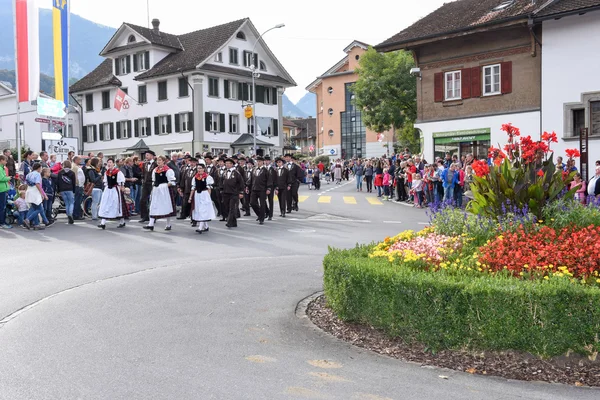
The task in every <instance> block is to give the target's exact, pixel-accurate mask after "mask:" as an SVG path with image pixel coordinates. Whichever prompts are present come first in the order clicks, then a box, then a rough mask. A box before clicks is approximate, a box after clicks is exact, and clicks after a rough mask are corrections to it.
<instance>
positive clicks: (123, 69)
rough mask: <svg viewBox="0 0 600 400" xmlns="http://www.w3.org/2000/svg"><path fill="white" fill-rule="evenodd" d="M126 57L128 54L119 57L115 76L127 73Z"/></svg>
mask: <svg viewBox="0 0 600 400" xmlns="http://www.w3.org/2000/svg"><path fill="white" fill-rule="evenodd" d="M127 57H129V56H121V57H119V69H120V71H116V72H117V76H122V75H127Z"/></svg>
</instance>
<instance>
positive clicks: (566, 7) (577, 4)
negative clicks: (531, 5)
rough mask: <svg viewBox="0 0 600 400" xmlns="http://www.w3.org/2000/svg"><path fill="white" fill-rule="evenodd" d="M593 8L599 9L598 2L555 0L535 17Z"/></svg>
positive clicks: (599, 2) (598, 0) (595, 0)
mask: <svg viewBox="0 0 600 400" xmlns="http://www.w3.org/2000/svg"><path fill="white" fill-rule="evenodd" d="M593 7H600V0H555V1H553V2H552V3H551V4H549V5H548V6H547V7H544V8H543V9H542V10H541V11H540V12H538V13H536V14H535V16H536V17H546V16H550V15H555V14H562V13H569V12H574V11H584V10H585V9H588V8H593Z"/></svg>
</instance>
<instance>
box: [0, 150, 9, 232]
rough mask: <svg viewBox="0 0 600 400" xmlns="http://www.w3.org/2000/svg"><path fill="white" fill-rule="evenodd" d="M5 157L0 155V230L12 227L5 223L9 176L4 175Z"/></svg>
mask: <svg viewBox="0 0 600 400" xmlns="http://www.w3.org/2000/svg"><path fill="white" fill-rule="evenodd" d="M7 161H8V160H7V158H6V156H5V155H4V154H3V155H0V228H2V229H12V226H10V225H8V224H7V223H6V202H7V201H8V190H9V188H10V185H9V183H10V176H8V175H6V170H5V169H4V167H5V166H6V163H7Z"/></svg>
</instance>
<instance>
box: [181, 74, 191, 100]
mask: <svg viewBox="0 0 600 400" xmlns="http://www.w3.org/2000/svg"><path fill="white" fill-rule="evenodd" d="M189 88H190V87H189V86H188V78H179V97H188V96H189Z"/></svg>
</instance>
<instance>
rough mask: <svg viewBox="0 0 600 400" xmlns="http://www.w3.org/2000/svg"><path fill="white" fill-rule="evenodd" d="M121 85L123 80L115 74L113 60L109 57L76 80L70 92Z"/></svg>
mask: <svg viewBox="0 0 600 400" xmlns="http://www.w3.org/2000/svg"><path fill="white" fill-rule="evenodd" d="M108 85H112V86H121V81H120V80H119V79H118V78H117V77H115V76H114V75H113V70H112V60H111V59H109V58H107V59H106V60H104V61H103V62H102V63H101V64H100V65H98V66H97V67H96V69H95V70H93V71H92V72H90V73H89V74H87V75H86V76H84V77H83V78H81V79H80V80H78V81H77V82H75V83H74V84H73V85H72V86H71V87H70V88H69V92H70V93H76V92H82V91H84V90H90V89H94V88H97V87H102V86H108Z"/></svg>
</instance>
